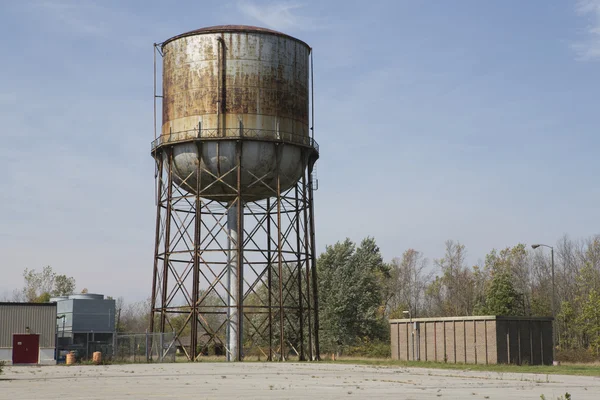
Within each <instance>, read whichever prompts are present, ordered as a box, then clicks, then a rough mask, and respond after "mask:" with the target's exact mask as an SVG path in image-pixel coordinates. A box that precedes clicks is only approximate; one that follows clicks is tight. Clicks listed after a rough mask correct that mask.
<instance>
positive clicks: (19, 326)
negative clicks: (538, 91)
mask: <svg viewBox="0 0 600 400" xmlns="http://www.w3.org/2000/svg"><path fill="white" fill-rule="evenodd" d="M27 327H29V333H36V334H39V335H40V347H50V348H51V347H55V340H56V304H55V303H41V304H35V303H0V348H1V347H4V348H10V347H12V338H13V334H15V333H26V328H27Z"/></svg>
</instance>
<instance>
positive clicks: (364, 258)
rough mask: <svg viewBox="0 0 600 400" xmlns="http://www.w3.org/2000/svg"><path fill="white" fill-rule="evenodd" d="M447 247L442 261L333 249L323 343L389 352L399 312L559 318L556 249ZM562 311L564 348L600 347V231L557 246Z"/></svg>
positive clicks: (323, 298) (373, 248) (322, 277)
mask: <svg viewBox="0 0 600 400" xmlns="http://www.w3.org/2000/svg"><path fill="white" fill-rule="evenodd" d="M466 256H467V249H466V247H465V246H464V245H463V244H461V243H460V242H457V241H452V240H449V241H447V242H446V243H445V253H444V256H443V257H442V258H441V259H434V260H432V261H429V259H427V258H426V257H425V255H424V254H423V253H422V252H420V251H418V250H415V249H407V250H406V251H404V253H403V254H402V256H400V257H396V258H393V259H392V260H391V261H389V262H385V261H384V260H383V258H382V256H381V252H380V249H379V248H378V246H377V244H376V242H375V239H373V238H370V237H368V238H366V239H364V240H362V241H361V242H360V244H358V245H357V244H355V243H353V242H352V241H351V240H349V239H346V240H344V241H341V242H338V243H336V244H334V245H331V246H327V247H326V250H325V252H324V253H323V254H321V255H320V257H319V259H318V263H317V268H318V273H319V295H320V299H319V300H320V307H319V312H320V320H321V338H322V340H321V347H322V349H323V351H326V352H327V351H329V352H337V353H338V354H340V353H341V354H343V353H347V354H348V353H353V352H360V351H361V350H362V351H363V352H367V353H368V350H367V351H365V348H367V349H371V348H372V347H373V344H374V343H375V344H376V343H379V344H380V345H381V346H380V347H381V349H382V350H381V352H382V353H385V352H386V351H389V349H386V348H385V344H387V343H388V342H389V328H388V321H389V320H390V319H394V318H406V317H407V316H408V315H410V316H411V317H413V318H417V317H449V316H471V315H507V316H544V317H546V316H552V293H553V284H552V262H551V252H550V251H549V250H548V251H542V249H541V248H538V249H536V250H534V249H532V248H531V246H527V245H525V244H524V243H518V244H516V245H515V246H513V247H507V248H504V249H500V250H497V249H492V250H491V251H490V252H489V253H488V254H487V255H486V256H485V259H484V260H483V261H481V262H479V263H477V264H476V265H469V264H468V263H467V261H466V260H467V257H466ZM554 257H555V260H554V265H555V271H554V293H555V297H554V304H555V306H554V308H555V329H556V338H557V349H558V350H559V352H563V354H564V353H568V352H570V351H575V350H577V351H585V352H587V353H589V354H592V355H595V356H598V355H599V353H600V236H593V237H591V238H588V239H585V240H579V241H576V240H571V239H570V238H569V237H567V236H565V237H563V238H561V240H560V241H559V242H558V243H557V244H556V245H555V246H554Z"/></svg>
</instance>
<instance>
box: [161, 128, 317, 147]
mask: <svg viewBox="0 0 600 400" xmlns="http://www.w3.org/2000/svg"><path fill="white" fill-rule="evenodd" d="M224 131H225V135H223V129H217V128H203V129H189V130H185V131H179V132H171V133H169V134H168V135H161V136H159V137H158V138H156V139H155V140H153V141H152V151H154V150H155V149H156V148H158V147H160V146H162V145H166V144H174V143H180V142H189V141H194V140H196V139H208V140H219V139H242V138H243V139H259V140H266V141H273V142H283V143H290V144H299V145H302V146H307V147H312V148H314V149H315V150H316V151H317V152H318V151H319V144H318V143H317V142H316V140H314V139H313V138H311V137H310V136H307V135H300V134H297V133H291V132H282V131H278V130H274V129H248V128H227V129H225V130H224Z"/></svg>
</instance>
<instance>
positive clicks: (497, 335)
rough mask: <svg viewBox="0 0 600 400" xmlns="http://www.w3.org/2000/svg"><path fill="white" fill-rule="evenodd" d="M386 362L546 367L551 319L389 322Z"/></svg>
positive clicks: (549, 358) (550, 357) (550, 350)
mask: <svg viewBox="0 0 600 400" xmlns="http://www.w3.org/2000/svg"><path fill="white" fill-rule="evenodd" d="M390 329H391V341H392V342H391V352H392V354H391V355H392V359H394V360H404V361H431V362H447V363H454V364H458V363H462V364H519V365H521V364H529V365H540V364H544V365H550V364H552V361H553V348H552V318H551V317H501V316H472V317H445V318H412V319H395V320H390Z"/></svg>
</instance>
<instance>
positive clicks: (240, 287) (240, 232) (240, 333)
mask: <svg viewBox="0 0 600 400" xmlns="http://www.w3.org/2000/svg"><path fill="white" fill-rule="evenodd" d="M240 124H241V123H240ZM242 132H243V131H242ZM242 143H243V142H242V141H238V143H237V195H238V200H237V210H236V211H237V216H236V222H237V226H236V230H237V247H236V259H237V263H236V268H237V273H236V275H237V285H236V289H237V304H236V306H237V318H238V320H237V326H238V330H237V348H238V354H237V361H242V359H243V351H244V348H243V340H244V253H243V248H244V201H243V193H242Z"/></svg>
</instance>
